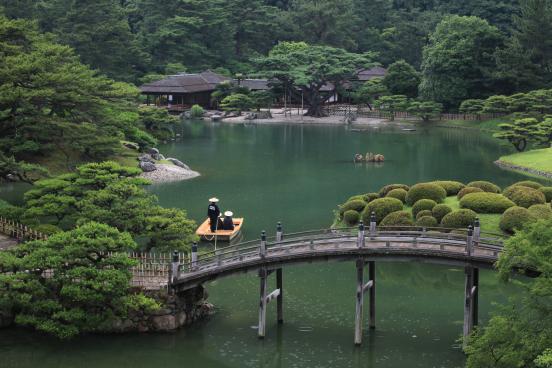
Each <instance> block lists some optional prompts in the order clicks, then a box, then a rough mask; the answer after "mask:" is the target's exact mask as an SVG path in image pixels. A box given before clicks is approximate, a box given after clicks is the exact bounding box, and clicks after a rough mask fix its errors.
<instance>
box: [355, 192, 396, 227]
mask: <svg viewBox="0 0 552 368" xmlns="http://www.w3.org/2000/svg"><path fill="white" fill-rule="evenodd" d="M402 209H403V203H402V202H401V201H399V200H398V199H397V198H389V197H386V198H378V199H374V200H373V201H372V202H370V203H368V205H367V206H366V208H364V211H363V212H362V221H364V223H365V224H368V223H370V215H371V213H372V212H374V213H375V214H376V221H377V222H378V223H379V222H380V221H381V220H383V219H384V218H385V216H387V215H389V214H390V213H391V212H396V211H400V210H402Z"/></svg>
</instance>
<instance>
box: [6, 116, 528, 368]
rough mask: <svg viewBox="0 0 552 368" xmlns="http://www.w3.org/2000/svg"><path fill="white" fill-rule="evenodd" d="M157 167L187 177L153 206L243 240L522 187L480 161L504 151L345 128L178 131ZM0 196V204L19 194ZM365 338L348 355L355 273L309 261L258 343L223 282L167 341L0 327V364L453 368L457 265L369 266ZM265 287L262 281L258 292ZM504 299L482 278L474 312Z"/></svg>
mask: <svg viewBox="0 0 552 368" xmlns="http://www.w3.org/2000/svg"><path fill="white" fill-rule="evenodd" d="M180 134H181V136H182V139H181V140H180V141H179V142H175V143H170V144H165V145H162V146H160V150H161V152H162V153H164V154H165V156H167V157H176V158H179V159H181V160H182V161H184V162H186V163H187V164H189V165H190V166H191V167H192V168H193V169H194V170H197V171H199V172H200V173H201V176H200V177H198V178H196V179H193V180H190V181H186V182H178V183H168V184H159V185H153V186H151V188H150V189H151V191H152V192H153V193H155V194H156V195H157V196H158V197H159V200H160V202H161V204H162V205H164V206H173V207H179V208H185V209H187V210H188V213H189V215H190V217H192V218H194V219H195V220H196V221H202V220H203V219H204V217H205V215H206V206H207V199H208V198H209V197H211V196H217V197H219V198H220V199H221V203H220V205H221V208H222V209H223V210H226V209H230V210H232V211H234V213H235V216H237V217H245V219H246V221H245V227H244V234H243V235H244V238H245V239H252V238H255V237H258V236H259V234H260V232H261V231H262V230H267V232H268V233H269V234H273V233H274V230H275V226H276V222H277V221H282V223H283V224H284V228H285V231H287V232H293V231H301V230H308V229H317V228H324V227H328V226H329V225H330V224H331V222H332V218H333V213H332V211H333V210H334V209H335V208H336V205H337V204H338V203H341V202H343V201H344V200H345V199H346V198H348V197H349V196H350V195H353V194H358V193H365V192H369V191H376V190H378V189H379V188H380V187H381V186H383V185H385V184H389V183H406V184H412V183H416V182H420V181H427V180H434V179H455V180H460V181H464V182H467V181H471V180H476V179H483V180H492V181H494V182H496V183H498V184H500V185H507V184H509V183H512V182H513V181H515V180H519V179H521V178H522V177H521V176H520V175H517V174H515V173H510V172H506V171H502V170H500V169H498V168H497V167H495V166H494V165H493V163H492V162H493V160H495V159H496V158H498V157H499V156H500V155H501V154H504V153H506V152H508V151H509V148H508V147H503V146H500V145H499V144H498V143H497V141H496V140H494V139H492V138H491V137H488V136H485V135H481V134H480V133H478V132H474V131H467V130H453V129H442V128H431V129H424V128H418V130H417V131H415V132H406V131H403V130H401V129H400V128H399V127H389V128H382V129H377V128H371V129H367V130H364V131H353V130H350V129H347V128H345V127H342V126H324V127H322V126H290V125H262V126H260V125H231V126H230V125H220V124H211V123H205V122H194V123H189V124H185V125H184V126H183V127H182V131H181V132H180ZM356 152H362V153H365V152H374V153H382V154H384V155H385V157H386V162H385V163H384V164H379V165H375V164H357V165H355V164H353V163H352V156H353V154H354V153H356ZM21 191H22V188H21V187H18V186H6V187H4V188H3V189H2V191H1V192H0V197H3V198H11V199H14V198H16V197H19V196H20V194H21ZM376 279H377V329H376V330H375V331H370V330H368V329H365V330H364V341H363V345H362V346H361V347H357V348H355V347H354V346H353V327H354V307H355V301H354V297H355V287H356V285H355V266H354V264H353V263H352V262H334V263H332V262H330V263H313V264H308V265H297V266H290V267H287V268H285V269H284V290H285V300H284V319H285V323H284V324H283V325H281V326H278V325H277V324H276V311H275V304H274V305H270V306H269V311H268V318H267V321H268V322H267V337H266V338H265V339H264V340H262V341H261V340H258V339H257V337H256V330H255V325H256V324H257V313H258V310H257V306H258V288H259V284H258V278H257V277H256V275H255V274H254V273H251V274H244V275H234V276H230V277H227V278H224V279H220V280H217V281H214V282H211V283H209V284H207V285H206V286H207V289H208V291H209V294H210V297H209V300H210V301H211V302H212V303H214V304H215V305H216V307H217V308H216V309H217V310H216V314H215V315H214V316H212V317H211V318H210V319H208V320H206V321H203V322H201V323H198V324H196V325H194V326H192V327H190V328H186V329H183V330H181V331H178V332H176V333H171V334H142V335H139V334H137V335H134V334H130V335H123V336H86V337H82V338H79V339H76V340H74V341H70V342H59V341H56V340H54V339H52V338H48V337H45V336H42V335H40V334H37V333H32V332H28V331H23V330H20V329H9V330H3V331H0V367H2V368H3V367H10V368H11V367H36V366H40V367H43V368H50V367H63V368H67V367H132V368H138V367H153V366H160V367H205V368H210V367H376V366H377V367H447V368H451V367H461V366H463V364H464V355H463V354H462V352H461V349H460V348H459V345H458V341H457V340H458V338H459V337H460V334H461V330H462V319H463V287H464V285H463V283H464V275H463V269H460V268H454V267H450V266H444V265H430V264H423V263H383V262H381V263H378V264H377V276H376ZM273 286H274V280H271V288H272V287H273ZM515 292H516V290H515V289H513V288H512V287H511V286H506V285H503V284H501V283H500V282H499V281H498V280H497V278H496V275H495V274H494V273H493V272H492V271H490V270H482V273H481V292H480V316H481V320H482V322H485V321H486V320H487V319H488V316H489V313H490V312H492V310H493V308H496V306H494V303H495V302H498V303H501V302H504V301H505V300H507V298H508V296H510V295H512V294H513V293H515Z"/></svg>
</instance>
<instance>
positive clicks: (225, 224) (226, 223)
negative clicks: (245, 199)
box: [222, 211, 234, 230]
mask: <svg viewBox="0 0 552 368" xmlns="http://www.w3.org/2000/svg"><path fill="white" fill-rule="evenodd" d="M232 216H234V214H233V213H232V211H226V212H224V220H223V221H222V229H223V230H234V220H233V219H232Z"/></svg>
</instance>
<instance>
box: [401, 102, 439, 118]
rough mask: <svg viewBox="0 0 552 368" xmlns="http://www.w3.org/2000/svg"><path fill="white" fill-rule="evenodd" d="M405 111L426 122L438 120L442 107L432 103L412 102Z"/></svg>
mask: <svg viewBox="0 0 552 368" xmlns="http://www.w3.org/2000/svg"><path fill="white" fill-rule="evenodd" d="M406 111H408V112H409V113H411V114H413V115H415V116H417V117H419V118H420V119H422V121H426V122H427V121H430V120H432V119H437V118H439V116H440V115H441V112H442V111H443V105H442V104H440V103H438V102H433V101H412V102H410V104H409V106H408V108H407V109H406Z"/></svg>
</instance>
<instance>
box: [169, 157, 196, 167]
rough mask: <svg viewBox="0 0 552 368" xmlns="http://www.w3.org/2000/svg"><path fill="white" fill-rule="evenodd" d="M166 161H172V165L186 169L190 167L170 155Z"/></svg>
mask: <svg viewBox="0 0 552 368" xmlns="http://www.w3.org/2000/svg"><path fill="white" fill-rule="evenodd" d="M167 161H170V162H172V163H173V164H174V165H176V166H178V167H181V168H183V169H186V170H190V167H189V166H188V165H186V164H185V163H184V162H182V161H180V160H178V159H176V158H172V157H169V158H167Z"/></svg>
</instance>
